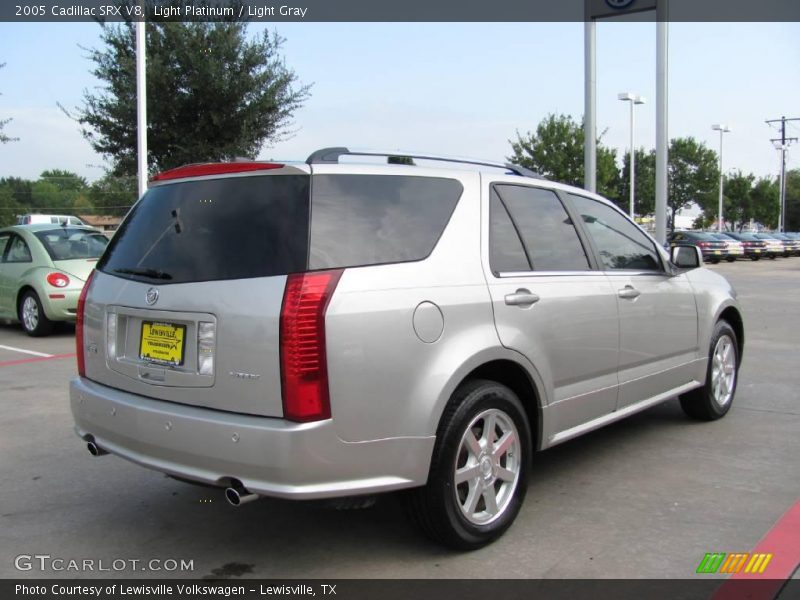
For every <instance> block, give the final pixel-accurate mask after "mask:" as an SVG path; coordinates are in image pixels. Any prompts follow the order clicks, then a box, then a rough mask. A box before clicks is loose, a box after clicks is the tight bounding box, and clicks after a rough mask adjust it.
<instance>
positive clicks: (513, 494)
mask: <svg viewBox="0 0 800 600" xmlns="http://www.w3.org/2000/svg"><path fill="white" fill-rule="evenodd" d="M531 448H532V442H531V434H530V428H529V425H528V420H527V417H526V415H525V410H524V409H523V407H522V404H521V403H520V401H519V398H517V396H516V394H515V393H514V392H513V391H511V390H510V389H509V388H507V387H506V386H504V385H501V384H499V383H496V382H493V381H487V380H474V381H470V382H467V383H465V384H463V385H462V386H461V387H459V388H458V389H457V390H456V392H455V393H454V394H453V397H452V398H451V399H450V402H449V403H448V405H447V408H446V409H445V412H444V415H443V416H442V420H441V423H440V425H439V430H438V432H437V436H436V447H435V449H434V453H433V458H432V461H431V469H430V474H429V476H428V483H427V485H426V486H425V487H422V488H417V489H414V490H411V491H410V492H409V493H408V506H409V509H410V512H411V515H412V517H413V518H414V519H415V520H416V521H417V523H418V524H419V525H420V527H421V528H422V530H423V531H424V532H425V534H426V535H428V536H429V537H430V538H432V539H433V540H435V541H437V542H439V543H441V544H444V545H446V546H450V547H451V548H456V549H459V550H474V549H476V548H480V547H481V546H485V545H486V544H488V543H490V542H492V541H494V540H495V539H497V538H498V537H500V536H501V535H502V534H503V533H504V532H505V530H506V529H508V527H509V526H510V525H511V523H512V522H513V521H514V519H515V518H516V516H517V513H518V512H519V509H520V507H521V506H522V502H523V499H524V498H525V492H526V489H527V485H528V470H529V462H530V454H531Z"/></svg>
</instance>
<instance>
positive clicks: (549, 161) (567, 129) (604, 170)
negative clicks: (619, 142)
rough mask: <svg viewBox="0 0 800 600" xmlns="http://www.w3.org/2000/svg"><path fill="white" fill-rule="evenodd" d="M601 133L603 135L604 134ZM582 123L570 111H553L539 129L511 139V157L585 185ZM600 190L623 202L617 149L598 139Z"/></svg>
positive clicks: (564, 180)
mask: <svg viewBox="0 0 800 600" xmlns="http://www.w3.org/2000/svg"><path fill="white" fill-rule="evenodd" d="M601 137H602V136H601ZM583 140H584V134H583V124H581V123H577V122H576V121H575V120H574V119H573V118H572V117H571V116H569V115H555V114H550V115H548V116H546V117H545V118H544V119H542V120H541V121H540V122H539V125H538V126H537V127H536V132H535V133H531V132H530V131H529V132H528V133H527V134H525V135H524V136H523V135H521V134H520V132H519V131H517V140H516V141H512V140H509V143H510V144H511V149H512V151H513V152H514V154H513V156H510V157H508V160H510V161H511V162H514V163H516V164H519V165H522V166H523V167H528V168H529V169H533V170H534V171H537V172H538V173H540V174H541V175H543V176H544V177H547V178H548V179H552V180H554V181H560V182H561V183H567V184H569V185H574V186H578V187H583V172H584V170H583ZM597 191H598V193H600V194H602V195H604V196H606V197H607V198H609V199H611V200H614V201H615V202H617V203H619V202H620V196H619V192H620V185H619V170H618V169H617V152H616V150H612V149H610V148H606V147H605V146H603V145H602V143H601V141H600V139H598V140H597Z"/></svg>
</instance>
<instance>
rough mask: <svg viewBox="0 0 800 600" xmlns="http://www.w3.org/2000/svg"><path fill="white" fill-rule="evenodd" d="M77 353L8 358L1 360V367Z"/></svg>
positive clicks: (65, 356)
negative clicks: (16, 358)
mask: <svg viewBox="0 0 800 600" xmlns="http://www.w3.org/2000/svg"><path fill="white" fill-rule="evenodd" d="M74 357H75V353H74V352H73V353H72V354H54V355H53V356H35V357H32V358H20V359H18V360H7V361H5V362H0V367H11V366H13V365H24V364H25V363H33V362H41V361H43V360H55V359H59V358H74Z"/></svg>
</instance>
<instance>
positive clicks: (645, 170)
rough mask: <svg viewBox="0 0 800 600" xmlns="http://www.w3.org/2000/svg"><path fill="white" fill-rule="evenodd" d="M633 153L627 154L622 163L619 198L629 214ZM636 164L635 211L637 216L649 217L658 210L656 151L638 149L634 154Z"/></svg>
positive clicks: (628, 152) (627, 152)
mask: <svg viewBox="0 0 800 600" xmlns="http://www.w3.org/2000/svg"><path fill="white" fill-rule="evenodd" d="M630 156H631V153H630V150H628V151H626V152H625V156H624V157H623V162H622V174H621V176H620V183H619V198H620V202H621V206H622V207H623V209H624V210H625V212H628V210H629V208H630V187H631V158H630ZM634 157H635V159H636V164H635V165H634V169H635V170H636V180H635V181H634V184H633V185H634V188H635V189H634V192H635V193H634V211H635V212H636V214H637V215H649V214H652V213H653V211H655V208H656V195H655V191H656V151H655V150H650V151H647V152H646V151H645V149H644V148H637V149H636V154H634Z"/></svg>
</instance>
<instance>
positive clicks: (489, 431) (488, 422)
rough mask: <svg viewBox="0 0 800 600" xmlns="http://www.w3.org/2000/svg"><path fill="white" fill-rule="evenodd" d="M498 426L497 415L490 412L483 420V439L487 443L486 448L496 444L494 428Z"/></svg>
mask: <svg viewBox="0 0 800 600" xmlns="http://www.w3.org/2000/svg"><path fill="white" fill-rule="evenodd" d="M496 427H497V415H495V414H494V413H489V414H488V415H487V416H486V418H485V419H484V420H483V435H482V436H481V441H483V442H485V443H486V446H485V447H486V448H491V447H492V444H494V435H495V433H494V430H495V428H496Z"/></svg>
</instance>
